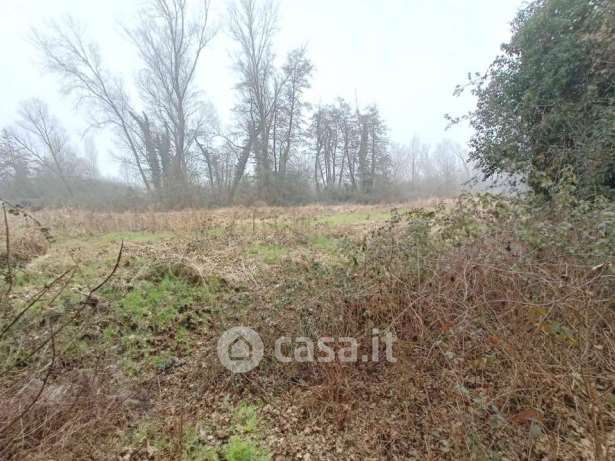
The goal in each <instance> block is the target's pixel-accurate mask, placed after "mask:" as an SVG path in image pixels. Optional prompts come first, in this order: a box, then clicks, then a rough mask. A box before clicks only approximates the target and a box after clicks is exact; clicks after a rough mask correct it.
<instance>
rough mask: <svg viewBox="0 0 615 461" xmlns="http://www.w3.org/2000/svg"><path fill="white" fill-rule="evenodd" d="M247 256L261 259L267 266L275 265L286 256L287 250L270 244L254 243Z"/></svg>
mask: <svg viewBox="0 0 615 461" xmlns="http://www.w3.org/2000/svg"><path fill="white" fill-rule="evenodd" d="M248 254H249V255H252V256H256V257H258V258H260V259H262V260H263V261H264V262H265V263H267V264H277V263H279V262H280V261H281V260H282V258H284V257H285V256H287V255H288V248H286V247H284V246H281V245H275V244H270V243H254V244H252V245H250V247H249V248H248Z"/></svg>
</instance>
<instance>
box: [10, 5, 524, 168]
mask: <svg viewBox="0 0 615 461" xmlns="http://www.w3.org/2000/svg"><path fill="white" fill-rule="evenodd" d="M145 1H146V0H104V1H95V0H2V3H3V8H2V15H0V59H1V62H2V63H3V65H2V71H1V72H0V101H1V103H0V127H6V126H10V125H11V124H12V123H14V122H15V120H16V119H17V111H18V107H19V104H20V102H21V101H24V100H27V99H30V98H33V97H38V98H41V99H43V100H44V101H45V102H47V104H48V105H49V108H50V111H51V112H52V113H53V114H55V115H56V116H57V117H58V118H59V119H60V120H61V121H62V122H63V124H64V126H65V127H66V128H67V129H68V130H69V132H70V134H71V136H72V138H73V142H74V143H75V145H77V146H80V145H82V144H83V139H84V135H85V133H86V128H87V126H88V123H87V112H86V111H85V110H80V109H78V108H76V107H75V105H74V100H72V99H71V98H70V97H68V96H66V95H63V94H62V93H61V92H60V88H61V85H60V83H59V81H58V80H57V78H56V77H55V76H53V75H48V74H47V73H46V72H45V70H44V69H43V67H42V65H41V59H40V56H39V55H38V54H37V52H36V49H35V48H34V47H33V45H32V44H31V42H30V38H29V37H30V34H31V31H32V29H33V28H37V27H41V26H44V24H45V23H46V22H48V21H50V20H61V19H62V18H63V17H64V16H66V15H67V14H70V15H71V16H72V17H73V18H75V19H76V20H77V21H78V22H80V23H81V24H83V25H84V26H85V28H86V30H87V33H88V35H89V37H90V38H91V39H92V40H94V41H96V42H97V43H98V44H99V46H100V49H101V53H102V58H103V62H104V64H105V66H106V67H108V68H109V69H111V70H112V71H113V72H114V73H116V74H117V75H120V76H121V77H122V79H123V80H124V81H125V82H126V83H129V82H130V81H132V80H134V76H135V74H136V72H137V71H138V69H139V64H138V59H137V57H136V54H135V52H134V49H133V48H132V46H131V45H130V43H128V41H127V39H126V36H125V34H124V32H123V31H122V25H128V26H130V25H131V24H134V23H135V21H138V11H139V8H140V7H142V6H143V3H144V2H145ZM192 1H196V0H192ZM227 3H228V2H227V0H211V4H212V7H211V13H212V14H211V16H212V24H213V25H214V26H215V27H216V29H217V30H218V32H217V34H216V36H215V38H214V40H213V41H212V42H211V44H210V45H209V46H208V48H207V49H206V51H205V54H204V55H203V59H202V61H201V64H200V66H199V69H198V74H197V83H198V86H199V88H201V89H202V91H203V94H204V97H205V98H206V99H207V100H208V101H210V102H211V103H212V104H213V105H214V107H215V108H216V110H217V112H218V116H219V118H220V120H221V122H222V124H223V125H224V124H228V123H231V122H232V113H231V110H230V109H231V107H232V106H233V103H234V90H233V87H234V85H235V84H236V83H237V77H236V75H235V74H234V72H233V69H232V62H231V58H230V52H231V50H232V47H233V43H232V41H231V40H230V39H229V37H228V34H227V27H226V24H225V13H226V9H227ZM278 3H279V30H278V33H277V35H276V38H275V52H276V55H277V57H278V59H279V60H280V61H282V60H283V58H284V57H285V55H286V53H287V52H288V51H290V50H291V49H293V48H296V47H298V46H302V45H305V46H307V49H308V53H309V56H310V58H311V60H312V62H313V64H314V66H315V71H314V75H313V78H312V88H311V90H310V91H309V93H308V98H309V100H310V101H311V102H312V103H314V104H318V103H328V102H333V101H334V99H335V98H337V97H340V96H341V97H343V98H346V99H347V100H349V101H351V102H353V103H354V102H355V100H358V102H359V104H360V105H361V106H366V105H368V104H377V105H378V106H379V108H380V110H381V113H382V115H383V117H384V119H385V120H386V122H387V124H388V127H389V134H390V138H391V140H392V141H394V142H398V143H408V142H409V141H410V139H411V138H412V137H413V136H415V135H416V136H419V137H420V138H421V139H422V140H423V141H424V142H427V143H430V144H436V143H437V142H438V141H440V140H441V139H443V138H449V139H452V140H454V141H457V142H459V143H460V144H462V145H465V144H467V141H468V140H469V137H470V136H471V133H472V132H471V129H470V128H469V127H467V126H457V127H453V128H451V129H449V130H446V127H447V124H448V123H447V122H446V120H445V118H444V115H445V114H447V113H450V114H453V115H460V114H463V113H466V112H467V111H469V110H471V109H472V108H473V106H474V103H475V101H474V100H473V98H472V97H471V95H464V96H462V97H455V96H453V90H454V89H455V86H456V85H457V84H459V83H464V82H465V81H466V79H467V75H468V73H469V72H472V73H473V72H482V71H484V70H486V68H487V67H488V66H489V64H490V63H491V62H492V61H493V60H494V58H495V57H496V56H497V54H498V53H499V51H500V45H501V44H502V43H504V42H506V41H507V40H508V39H509V37H510V22H511V21H512V19H513V18H514V16H515V13H516V11H517V10H518V9H519V8H520V7H521V6H522V5H523V2H522V0H497V1H494V0H279V2H278ZM87 134H88V135H90V136H94V140H95V142H96V145H97V147H98V151H99V160H98V162H99V168H100V170H101V171H102V173H103V174H105V175H106V176H116V177H119V176H121V172H120V171H119V165H118V164H117V162H116V161H115V160H114V156H113V152H112V151H113V149H114V144H113V143H112V142H111V139H110V137H111V134H110V133H108V132H106V131H105V130H101V131H97V132H94V133H92V132H91V131H87Z"/></svg>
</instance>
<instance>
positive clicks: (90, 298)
mask: <svg viewBox="0 0 615 461" xmlns="http://www.w3.org/2000/svg"><path fill="white" fill-rule="evenodd" d="M123 250H124V241H123V240H122V243H121V245H120V251H119V252H118V255H117V259H116V261H115V266H113V270H112V271H111V272H110V273H109V275H107V277H105V279H104V280H103V281H102V282H100V283H99V284H98V285H96V287H94V288H92V289H91V290H90V292H89V293H88V295H87V296H86V298H85V299H84V300H83V301H81V303H80V309H78V310H77V312H75V313H74V314H73V315H72V316H71V317H70V318H69V319H68V320H66V321H65V322H64V323H62V325H60V326H59V327H58V328H57V329H56V330H55V332H54V335H56V334H58V333H59V332H60V331H62V330H63V329H64V328H66V327H67V326H68V324H70V323H71V322H73V321H75V320H76V319H77V318H78V317H79V315H80V314H81V312H83V308H84V307H85V306H88V305H90V304H91V300H92V296H93V295H94V293H96V292H97V291H98V290H100V289H101V288H102V287H103V286H104V285H105V284H106V283H107V282H108V281H109V280H111V277H113V275H114V274H115V272H116V271H117V269H118V267H119V266H120V261H121V259H122V252H123ZM48 342H49V339H46V340H45V341H43V342H42V343H41V344H40V345H38V346H37V347H36V348H35V349H34V350H33V351H32V352H30V353H29V354H28V355H27V356H26V357H25V359H24V360H25V361H27V360H29V359H30V358H31V357H32V356H33V355H35V354H36V353H37V352H38V351H40V350H41V349H42V348H43V347H45V345H47V343H48Z"/></svg>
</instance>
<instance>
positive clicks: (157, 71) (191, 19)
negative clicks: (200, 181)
mask: <svg viewBox="0 0 615 461" xmlns="http://www.w3.org/2000/svg"><path fill="white" fill-rule="evenodd" d="M187 3H188V2H187V1H186V0H150V1H149V3H148V4H147V7H146V8H145V9H144V10H142V11H141V14H140V17H141V18H142V19H141V23H140V24H139V26H137V27H136V28H134V29H131V30H127V31H128V34H129V36H130V38H131V39H132V42H133V43H134V45H135V47H136V48H137V50H138V52H139V56H140V57H141V60H142V61H143V66H144V67H143V69H142V70H141V72H140V77H139V88H140V90H141V94H142V96H143V99H144V101H145V103H146V106H147V107H148V110H149V111H150V113H151V114H153V115H155V117H156V119H157V121H158V124H159V125H161V126H163V127H165V128H167V129H168V130H169V132H170V135H171V141H172V149H171V151H172V153H173V158H172V162H173V165H172V169H173V174H174V178H173V179H174V180H175V181H176V182H177V183H178V184H179V185H181V184H185V183H186V181H187V178H188V162H189V159H188V152H189V149H190V147H191V145H192V144H193V143H194V140H195V137H196V136H197V134H198V132H199V129H200V125H201V123H202V117H201V114H202V105H201V103H200V100H199V91H198V89H197V86H196V78H195V77H196V72H197V67H198V64H199V62H200V59H201V57H202V55H203V50H204V49H205V47H206V46H207V44H208V43H209V42H210V40H211V39H212V38H213V35H214V33H213V31H212V30H211V27H210V25H209V2H208V0H203V1H202V2H201V6H200V9H199V10H198V11H197V10H191V9H190V8H188V5H187ZM146 121H147V120H146V118H145V119H142V120H141V122H140V125H141V126H143V123H146ZM156 180H158V179H156Z"/></svg>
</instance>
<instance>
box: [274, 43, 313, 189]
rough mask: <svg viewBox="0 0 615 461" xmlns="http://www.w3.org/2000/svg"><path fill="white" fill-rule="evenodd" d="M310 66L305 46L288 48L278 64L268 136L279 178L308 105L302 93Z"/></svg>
mask: <svg viewBox="0 0 615 461" xmlns="http://www.w3.org/2000/svg"><path fill="white" fill-rule="evenodd" d="M313 69H314V66H313V65H312V63H311V62H310V60H309V59H308V57H307V52H306V49H305V47H302V48H298V49H296V50H292V51H291V52H290V53H289V54H288V57H287V59H286V64H284V66H283V68H282V72H283V82H284V85H283V87H282V91H281V95H280V98H279V103H278V104H277V107H276V108H275V111H274V123H273V130H274V131H273V138H272V151H273V160H274V171H275V172H276V173H277V175H278V176H279V177H280V178H284V177H285V176H286V172H287V169H288V162H289V160H290V155H291V152H292V150H293V149H294V148H296V147H297V144H298V141H299V139H300V137H301V134H302V133H301V131H302V127H303V124H304V113H305V109H306V108H307V107H309V104H307V103H306V101H305V100H304V93H305V91H306V90H307V89H308V88H309V87H310V76H311V74H312V71H313Z"/></svg>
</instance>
